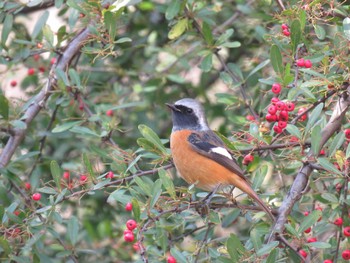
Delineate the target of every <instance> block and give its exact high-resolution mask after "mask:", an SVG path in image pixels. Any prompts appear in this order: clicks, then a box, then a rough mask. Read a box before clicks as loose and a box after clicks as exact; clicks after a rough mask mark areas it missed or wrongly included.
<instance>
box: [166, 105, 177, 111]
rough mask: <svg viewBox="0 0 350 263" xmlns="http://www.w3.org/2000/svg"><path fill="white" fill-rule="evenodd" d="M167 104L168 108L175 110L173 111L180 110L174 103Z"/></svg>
mask: <svg viewBox="0 0 350 263" xmlns="http://www.w3.org/2000/svg"><path fill="white" fill-rule="evenodd" d="M165 105H167V106H168V108H169V109H171V110H173V111H180V110H179V109H178V108H176V106H175V105H174V104H170V103H165Z"/></svg>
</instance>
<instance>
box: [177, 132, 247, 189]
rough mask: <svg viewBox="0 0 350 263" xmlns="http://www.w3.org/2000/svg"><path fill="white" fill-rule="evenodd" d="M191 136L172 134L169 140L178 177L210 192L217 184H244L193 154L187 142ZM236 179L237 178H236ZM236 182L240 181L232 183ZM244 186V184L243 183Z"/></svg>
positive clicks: (223, 168)
mask: <svg viewBox="0 0 350 263" xmlns="http://www.w3.org/2000/svg"><path fill="white" fill-rule="evenodd" d="M190 134H191V131H189V130H181V131H176V132H173V133H172V135H171V138H170V148H171V151H172V156H173V160H174V163H175V166H176V169H177V170H178V172H179V173H180V176H181V177H182V178H183V179H184V180H185V181H186V182H187V183H189V184H195V185H196V186H197V187H198V188H201V189H204V190H207V191H212V190H213V189H215V187H216V186H217V185H218V184H221V185H230V184H233V185H235V186H237V187H238V188H241V187H240V184H241V183H243V182H244V180H243V179H240V178H239V176H237V175H235V174H234V173H233V172H231V171H230V170H228V169H226V168H225V167H224V166H222V165H220V164H218V163H217V162H215V161H213V160H211V159H209V158H207V157H205V156H203V155H200V154H199V153H197V152H195V151H194V150H193V149H192V148H191V146H190V143H189V142H188V141H187V138H188V136H189V135H190ZM236 177H238V178H236ZM236 180H238V181H242V182H237V183H238V185H237V184H236V183H234V182H235V181H236ZM244 184H246V182H244Z"/></svg>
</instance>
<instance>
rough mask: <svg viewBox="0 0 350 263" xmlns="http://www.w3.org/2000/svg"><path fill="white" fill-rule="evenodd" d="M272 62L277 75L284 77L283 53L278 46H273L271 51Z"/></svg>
mask: <svg viewBox="0 0 350 263" xmlns="http://www.w3.org/2000/svg"><path fill="white" fill-rule="evenodd" d="M270 61H271V63H272V67H273V69H274V70H275V72H276V73H277V74H280V75H283V64H282V55H281V51H280V49H279V48H278V46H276V45H272V47H271V50H270Z"/></svg>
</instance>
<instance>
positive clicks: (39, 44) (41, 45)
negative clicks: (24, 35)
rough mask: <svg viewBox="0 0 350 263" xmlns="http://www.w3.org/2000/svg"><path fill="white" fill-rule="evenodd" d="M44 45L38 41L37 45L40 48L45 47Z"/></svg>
mask: <svg viewBox="0 0 350 263" xmlns="http://www.w3.org/2000/svg"><path fill="white" fill-rule="evenodd" d="M43 46H44V45H43V43H41V42H38V43H36V47H37V48H39V49H41V48H43Z"/></svg>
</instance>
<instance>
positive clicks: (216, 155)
mask: <svg viewBox="0 0 350 263" xmlns="http://www.w3.org/2000/svg"><path fill="white" fill-rule="evenodd" d="M188 141H189V143H190V144H191V146H192V148H193V149H194V150H195V151H196V152H198V153H199V154H201V155H203V156H205V157H208V158H210V159H212V160H214V161H215V162H217V163H219V164H221V165H222V166H224V167H226V168H227V169H229V170H230V171H232V172H234V173H235V174H237V175H238V176H240V177H242V178H243V179H244V180H246V181H247V178H245V177H244V175H243V171H242V169H241V168H240V167H239V166H238V164H237V162H236V160H235V159H234V158H233V157H232V156H231V154H230V153H229V152H228V151H227V149H226V146H225V144H224V142H223V141H222V140H221V139H220V138H219V137H218V136H217V135H216V134H215V133H214V132H213V131H210V130H209V131H204V132H202V133H191V134H190V136H188Z"/></svg>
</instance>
